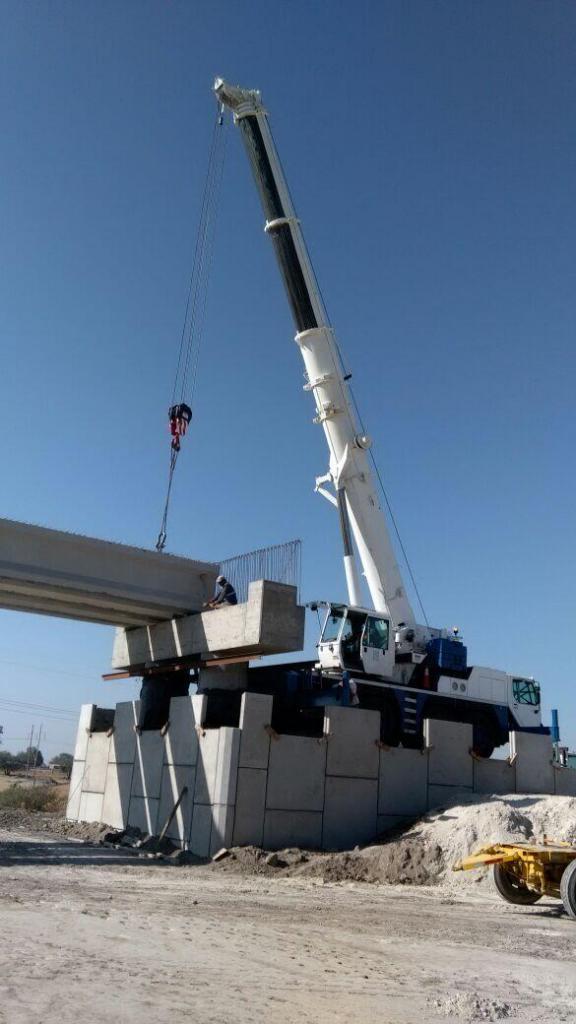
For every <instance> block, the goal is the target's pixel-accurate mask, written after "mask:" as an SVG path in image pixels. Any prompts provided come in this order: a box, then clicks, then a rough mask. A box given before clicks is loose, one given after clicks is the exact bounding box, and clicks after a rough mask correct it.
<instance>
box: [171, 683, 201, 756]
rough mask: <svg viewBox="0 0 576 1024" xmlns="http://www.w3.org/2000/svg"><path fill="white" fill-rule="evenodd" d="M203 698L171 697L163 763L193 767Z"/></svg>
mask: <svg viewBox="0 0 576 1024" xmlns="http://www.w3.org/2000/svg"><path fill="white" fill-rule="evenodd" d="M205 703H206V698H204V697H196V696H194V697H173V698H172V700H171V701H170V715H169V722H170V724H169V726H168V730H167V732H166V736H165V738H164V763H165V764H180V765H182V764H188V765H195V764H196V762H197V760H198V734H197V731H196V730H197V729H200V728H201V724H202V722H201V720H202V713H203V709H204V706H205Z"/></svg>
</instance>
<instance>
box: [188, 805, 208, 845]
mask: <svg viewBox="0 0 576 1024" xmlns="http://www.w3.org/2000/svg"><path fill="white" fill-rule="evenodd" d="M211 835H212V808H211V806H210V804H196V803H195V804H194V810H193V811H192V828H191V829H190V852H191V853H194V854H195V855H196V856H197V857H209V856H210V839H211Z"/></svg>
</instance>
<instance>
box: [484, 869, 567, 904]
mask: <svg viewBox="0 0 576 1024" xmlns="http://www.w3.org/2000/svg"><path fill="white" fill-rule="evenodd" d="M574 863H576V861H575V862H574ZM494 885H495V886H496V888H497V889H498V892H499V893H500V895H501V897H502V899H503V900H506V902H507V903H515V904H516V905H517V906H521V907H527V906H530V904H531V903H537V902H538V900H541V899H542V893H540V892H533V891H532V889H527V888H526V886H525V885H524V884H523V883H522V882H521V881H520V880H519V879H518V878H516V876H515V875H513V874H512V873H511V872H510V871H507V870H506V868H505V867H504V865H503V864H495V865H494Z"/></svg>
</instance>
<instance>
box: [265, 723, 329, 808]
mask: <svg viewBox="0 0 576 1024" xmlns="http://www.w3.org/2000/svg"><path fill="white" fill-rule="evenodd" d="M326 747H327V744H326V741H325V740H324V739H314V738H312V737H310V736H279V737H278V738H277V739H274V740H273V741H272V743H271V745H270V764H269V769H268V792H267V794H266V807H267V808H270V809H272V810H285V811H322V808H323V806H324V783H325V775H326Z"/></svg>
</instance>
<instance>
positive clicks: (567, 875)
mask: <svg viewBox="0 0 576 1024" xmlns="http://www.w3.org/2000/svg"><path fill="white" fill-rule="evenodd" d="M560 897H561V899H562V903H563V904H564V910H565V911H566V913H567V914H568V917H572V918H574V920H576V860H573V861H571V862H570V864H569V865H568V867H567V868H565V869H564V873H563V875H562V878H561V879H560Z"/></svg>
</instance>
